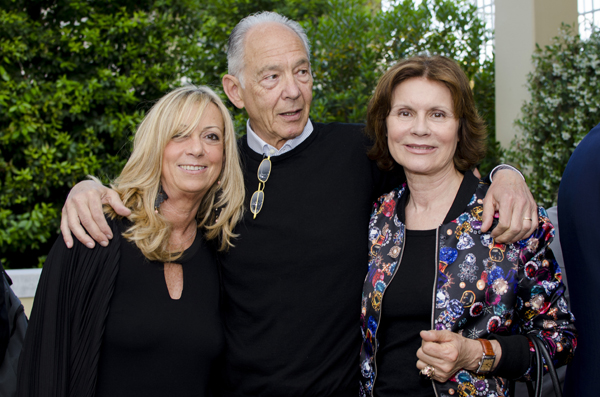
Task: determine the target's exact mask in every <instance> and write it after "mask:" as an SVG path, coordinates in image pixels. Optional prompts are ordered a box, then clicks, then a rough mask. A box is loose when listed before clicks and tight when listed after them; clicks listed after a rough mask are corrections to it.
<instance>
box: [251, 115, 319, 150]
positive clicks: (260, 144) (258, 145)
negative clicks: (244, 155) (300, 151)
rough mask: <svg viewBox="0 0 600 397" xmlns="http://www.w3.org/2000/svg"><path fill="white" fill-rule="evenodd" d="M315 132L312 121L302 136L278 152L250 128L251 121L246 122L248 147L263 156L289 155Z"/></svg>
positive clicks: (285, 144) (286, 143) (287, 143)
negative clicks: (288, 153)
mask: <svg viewBox="0 0 600 397" xmlns="http://www.w3.org/2000/svg"><path fill="white" fill-rule="evenodd" d="M312 132H313V125H312V123H311V122H310V119H309V120H308V122H307V123H306V125H305V126H304V130H303V131H302V134H300V135H298V136H297V137H295V138H294V139H290V140H288V141H286V142H285V143H284V144H283V146H282V147H281V149H279V150H277V148H276V147H274V146H271V145H269V144H268V143H266V142H265V141H263V140H262V139H261V138H260V137H259V136H258V135H257V134H256V132H254V131H253V130H252V127H250V120H248V121H247V122H246V135H247V137H248V146H249V147H250V149H252V150H254V151H255V152H256V153H258V154H262V155H265V156H279V155H281V154H284V153H287V152H289V151H290V150H292V149H295V148H296V147H297V146H298V145H300V144H301V143H302V142H304V141H305V140H306V138H308V137H309V136H310V134H311V133H312Z"/></svg>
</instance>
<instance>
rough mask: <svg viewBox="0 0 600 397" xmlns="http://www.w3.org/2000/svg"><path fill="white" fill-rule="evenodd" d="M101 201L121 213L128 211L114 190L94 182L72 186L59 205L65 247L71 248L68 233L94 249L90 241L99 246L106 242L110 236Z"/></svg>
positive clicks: (71, 239) (124, 214) (123, 214)
mask: <svg viewBox="0 0 600 397" xmlns="http://www.w3.org/2000/svg"><path fill="white" fill-rule="evenodd" d="M104 204H108V205H110V206H111V207H112V208H113V209H114V210H115V212H116V213H117V214H119V215H121V216H129V215H130V214H131V211H130V210H129V209H128V208H127V207H125V206H124V205H123V202H122V201H121V199H120V197H119V195H118V193H117V192H115V191H114V190H112V189H109V188H107V187H105V186H102V185H101V184H100V183H98V182H96V181H82V182H79V183H78V184H76V185H75V186H73V188H72V189H71V191H70V192H69V195H68V197H67V200H66V202H65V205H64V206H63V208H62V217H61V221H60V230H61V232H62V235H63V239H64V241H65V244H66V245H67V247H68V248H71V247H73V236H72V235H71V233H73V234H74V235H75V238H77V239H78V240H79V241H81V242H82V243H83V244H84V245H85V246H86V247H88V248H94V246H95V242H94V240H95V241H96V242H98V243H99V244H100V245H102V246H103V247H106V246H107V245H108V241H109V240H110V239H112V237H113V236H112V232H111V229H110V227H109V226H108V224H107V223H106V219H105V218H104V212H103V211H102V206H103V205H104Z"/></svg>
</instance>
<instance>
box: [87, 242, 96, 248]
mask: <svg viewBox="0 0 600 397" xmlns="http://www.w3.org/2000/svg"><path fill="white" fill-rule="evenodd" d="M85 246H86V247H88V248H94V243H87V244H86V245H85Z"/></svg>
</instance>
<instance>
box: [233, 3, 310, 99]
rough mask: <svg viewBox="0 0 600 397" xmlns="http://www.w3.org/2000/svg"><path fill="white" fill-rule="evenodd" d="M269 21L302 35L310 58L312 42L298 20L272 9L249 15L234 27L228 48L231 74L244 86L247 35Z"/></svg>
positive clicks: (301, 37)
mask: <svg viewBox="0 0 600 397" xmlns="http://www.w3.org/2000/svg"><path fill="white" fill-rule="evenodd" d="M269 22H275V23H280V24H282V25H284V26H287V27H288V28H290V29H291V30H292V31H293V32H294V33H296V34H297V35H298V37H300V40H302V44H303V45H304V49H305V50H306V56H307V57H308V58H309V59H310V43H309V42H308V37H307V36H306V32H305V31H304V29H303V28H302V26H300V24H299V23H298V22H296V21H293V20H291V19H289V18H286V17H284V16H283V15H279V14H278V13H276V12H271V11H262V12H258V13H256V14H252V15H248V16H247V17H246V18H244V19H242V20H241V21H240V22H239V23H238V24H237V25H236V26H235V28H233V31H232V32H231V34H230V35H229V45H228V48H227V69H228V71H229V74H231V75H233V76H235V77H237V78H238V80H239V81H240V83H241V84H242V87H243V86H244V81H243V79H242V70H243V69H244V41H245V39H246V35H247V34H248V31H250V29H252V28H253V27H255V26H257V25H260V24H263V23H269Z"/></svg>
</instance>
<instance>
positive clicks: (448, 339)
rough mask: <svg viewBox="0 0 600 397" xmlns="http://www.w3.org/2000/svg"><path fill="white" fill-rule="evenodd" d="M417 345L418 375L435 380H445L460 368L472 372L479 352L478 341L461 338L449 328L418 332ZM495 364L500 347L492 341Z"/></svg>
mask: <svg viewBox="0 0 600 397" xmlns="http://www.w3.org/2000/svg"><path fill="white" fill-rule="evenodd" d="M420 336H421V339H422V342H421V347H420V348H419V350H418V351H417V358H418V361H417V369H419V370H420V373H421V375H425V376H427V377H428V378H430V379H433V380H436V381H438V382H442V383H443V382H446V381H447V380H448V379H450V378H451V377H452V376H453V375H454V374H455V373H456V372H458V371H459V370H461V369H465V370H468V371H476V370H477V369H478V368H479V363H480V360H481V358H482V355H483V348H482V345H481V343H480V342H479V341H478V340H473V339H469V338H465V337H464V336H461V335H459V334H457V333H455V332H451V331H446V330H444V331H433V330H431V331H421V333H420ZM490 342H491V343H492V345H493V350H494V354H495V355H496V359H495V364H494V365H497V363H498V362H499V361H500V357H501V355H502V349H501V347H500V344H499V343H498V342H497V341H495V340H492V341H490Z"/></svg>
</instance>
